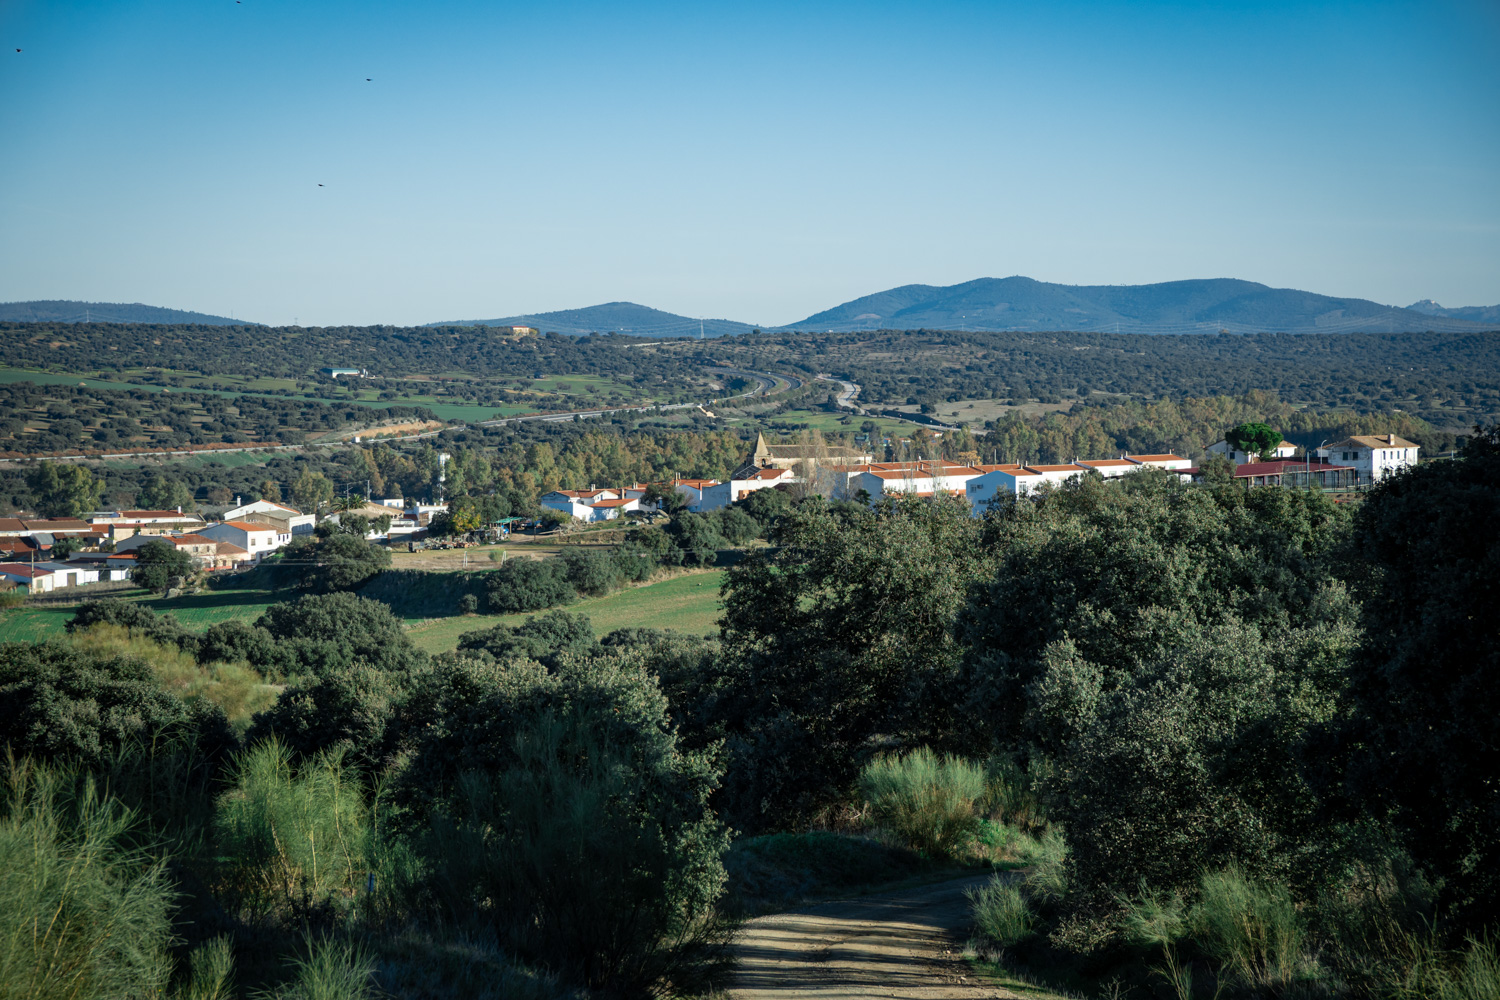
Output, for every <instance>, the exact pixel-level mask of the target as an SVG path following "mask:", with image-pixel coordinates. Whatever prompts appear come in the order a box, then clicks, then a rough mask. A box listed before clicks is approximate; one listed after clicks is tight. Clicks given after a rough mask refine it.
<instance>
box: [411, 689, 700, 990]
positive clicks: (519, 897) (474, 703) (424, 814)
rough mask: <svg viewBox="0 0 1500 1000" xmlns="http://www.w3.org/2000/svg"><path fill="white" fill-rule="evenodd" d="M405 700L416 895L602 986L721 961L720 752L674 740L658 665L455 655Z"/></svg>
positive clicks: (651, 980) (684, 976)
mask: <svg viewBox="0 0 1500 1000" xmlns="http://www.w3.org/2000/svg"><path fill="white" fill-rule="evenodd" d="M410 705H411V706H412V716H411V718H409V719H408V720H407V725H408V726H409V731H410V732H412V733H413V734H414V736H415V746H414V748H413V751H412V753H411V754H410V755H409V757H408V758H407V762H406V765H405V767H404V768H403V769H402V770H401V771H400V772H399V773H398V775H397V776H396V778H395V779H394V781H393V785H392V790H391V795H392V799H393V804H394V805H395V806H396V807H397V808H398V809H399V810H400V814H401V816H402V819H401V823H402V829H403V830H405V831H406V836H407V837H408V838H409V841H410V842H411V843H412V844H413V846H414V847H415V848H416V850H417V851H418V853H419V854H420V856H421V857H422V858H423V859H424V860H425V862H426V864H427V865H428V868H429V871H430V876H429V878H428V879H427V880H426V882H425V884H424V885H422V886H420V887H416V888H417V891H416V894H415V895H416V898H418V899H426V900H429V901H430V902H431V904H432V905H434V906H436V908H437V909H438V911H439V913H441V914H442V915H444V917H445V918H447V919H455V918H457V919H465V920H468V919H472V920H477V921H480V922H482V923H485V924H488V925H489V927H490V928H491V929H492V931H493V933H495V934H496V935H497V936H498V938H499V940H500V942H501V944H502V946H504V947H507V948H509V949H512V950H513V951H515V952H516V953H517V954H519V955H520V956H521V957H522V958H524V959H526V960H529V961H532V962H536V963H539V964H541V965H543V966H545V967H547V968H549V969H551V970H553V971H554V972H556V973H558V974H559V975H562V976H564V977H565V978H567V979H568V980H570V981H572V982H576V983H579V984H582V985H586V986H590V987H593V988H597V989H602V990H607V991H613V992H617V993H624V994H631V993H644V992H647V991H650V990H653V989H656V988H660V987H661V985H662V984H664V983H665V982H667V981H669V980H670V981H671V983H672V984H673V986H674V987H675V988H676V989H678V990H687V989H689V988H691V987H692V985H693V983H692V977H693V976H694V975H695V971H702V970H703V969H705V968H708V969H711V968H713V967H714V965H715V963H714V962H713V961H705V959H707V958H711V957H712V956H713V955H714V954H715V953H716V952H717V949H718V948H719V946H720V945H722V943H723V938H722V935H721V934H719V933H717V932H716V931H715V930H714V929H713V924H712V920H711V913H712V904H713V902H714V900H715V899H716V898H717V896H718V895H719V893H720V891H721V889H722V886H723V881H724V870H723V866H722V863H721V860H720V859H721V857H722V855H723V852H724V850H725V849H726V847H727V841H728V834H727V831H725V829H724V828H723V826H722V825H721V824H720V823H719V822H718V821H717V819H716V818H715V817H714V815H713V813H712V811H711V810H710V809H709V808H708V796H709V794H710V793H711V791H712V790H713V788H714V787H715V786H716V785H717V782H718V777H719V770H718V768H717V766H716V765H715V763H714V762H713V761H712V760H711V758H709V757H708V756H706V755H703V754H694V753H685V752H682V751H681V750H680V749H679V748H678V746H677V740H676V735H675V733H674V732H673V731H672V726H671V721H670V719H669V717H668V715H667V712H666V704H665V699H663V698H662V696H661V693H660V691H659V690H658V689H657V687H656V684H655V682H654V681H653V680H652V679H651V678H650V677H648V676H646V675H644V674H642V673H640V672H639V671H634V670H619V669H616V668H615V667H614V665H613V664H612V663H610V661H608V660H603V661H597V662H589V663H583V664H570V663H564V664H563V665H562V667H561V668H560V669H559V670H558V671H557V672H556V673H552V674H548V673H545V672H543V671H542V670H540V669H539V668H537V667H535V666H531V665H528V664H525V663H524V662H521V663H512V664H505V665H496V664H493V663H481V662H475V661H464V660H455V661H453V662H451V663H450V662H439V663H438V664H437V665H436V669H434V671H433V672H432V674H430V675H429V676H427V677H426V678H425V679H424V683H423V685H422V689H421V690H419V691H417V692H414V695H413V697H412V699H411V701H410Z"/></svg>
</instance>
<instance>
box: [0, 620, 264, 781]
mask: <svg viewBox="0 0 1500 1000" xmlns="http://www.w3.org/2000/svg"><path fill="white" fill-rule="evenodd" d="M177 739H183V740H187V741H189V742H196V743H198V744H199V745H200V747H202V748H203V750H204V751H205V752H206V753H208V754H209V755H210V756H214V755H217V753H219V752H220V751H222V750H224V749H227V748H229V747H232V746H234V745H235V739H234V735H233V734H232V733H231V732H230V729H229V724H228V721H227V720H226V719H225V717H224V713H223V712H222V711H221V710H220V709H219V708H218V707H217V706H215V705H212V704H210V703H209V702H207V701H206V700H199V701H195V702H193V703H191V704H190V703H188V702H184V701H183V700H182V699H181V698H179V697H177V696H176V695H174V694H171V693H170V692H167V691H164V690H162V688H161V685H160V684H159V683H158V682H157V679H156V674H155V672H154V671H153V670H152V668H151V665H150V664H149V663H147V662H145V661H144V660H141V659H138V658H136V657H134V656H120V655H116V654H114V653H111V652H106V651H95V650H89V649H78V648H75V647H74V646H72V645H71V644H70V643H66V642H61V641H57V640H53V641H51V642H46V643H42V644H39V645H34V646H33V645H29V644H26V643H19V642H8V643H4V644H3V645H0V745H5V746H8V747H10V749H11V750H13V751H14V752H15V753H17V754H20V755H26V756H31V757H37V758H39V759H43V760H67V761H71V762H76V763H78V764H81V765H84V766H87V767H97V766H100V765H101V764H102V763H103V762H104V761H105V760H106V759H107V758H109V757H111V756H114V755H117V754H119V753H121V752H123V751H125V750H127V749H129V748H131V747H135V746H139V745H146V744H155V743H169V742H172V741H174V740H177Z"/></svg>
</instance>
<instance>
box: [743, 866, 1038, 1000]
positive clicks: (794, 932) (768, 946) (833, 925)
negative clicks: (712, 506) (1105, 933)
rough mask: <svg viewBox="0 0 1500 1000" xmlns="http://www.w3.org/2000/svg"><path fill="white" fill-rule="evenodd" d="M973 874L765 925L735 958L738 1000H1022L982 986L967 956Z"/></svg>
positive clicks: (751, 933)
mask: <svg viewBox="0 0 1500 1000" xmlns="http://www.w3.org/2000/svg"><path fill="white" fill-rule="evenodd" d="M988 878H989V876H987V875H984V876H973V877H969V878H963V879H957V880H954V881H950V882H939V883H937V884H936V885H925V886H919V887H917V888H913V889H903V890H900V891H897V892H892V893H882V894H880V895H875V896H865V897H863V898H860V899H850V900H839V901H837V902H832V903H822V904H819V905H817V906H811V907H807V908H806V909H801V910H796V911H794V912H791V913H778V914H775V915H773V916H769V917H760V918H758V919H755V920H752V921H750V922H749V923H747V924H746V925H745V929H744V931H743V932H742V933H741V935H740V937H739V940H738V941H737V942H736V944H735V950H736V953H737V956H738V958H739V969H738V971H737V972H736V974H735V978H734V985H733V987H732V988H731V989H730V991H729V996H730V997H731V998H733V1000H761V998H775V1000H793V998H796V1000H801V998H804V997H805V998H835V997H837V998H854V997H910V998H921V1000H947V998H950V997H952V998H964V1000H969V998H978V997H1016V996H1017V994H1015V993H1011V992H1009V991H1007V990H1003V989H1000V988H998V987H995V986H990V985H987V984H984V983H981V982H979V981H978V980H976V979H975V978H974V976H973V975H972V974H971V972H970V971H969V968H968V966H967V965H966V964H965V963H964V961H963V959H962V957H961V951H962V948H963V942H964V936H965V934H966V933H967V930H968V926H969V906H968V901H967V900H966V899H965V898H964V890H965V889H967V888H968V887H970V886H976V885H981V884H983V883H984V881H985V880H986V879H988Z"/></svg>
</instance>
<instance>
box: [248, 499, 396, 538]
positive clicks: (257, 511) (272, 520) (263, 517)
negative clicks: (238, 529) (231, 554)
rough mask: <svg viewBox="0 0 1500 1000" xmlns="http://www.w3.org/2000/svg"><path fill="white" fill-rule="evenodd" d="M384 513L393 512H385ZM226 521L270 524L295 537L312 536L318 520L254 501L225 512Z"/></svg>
mask: <svg viewBox="0 0 1500 1000" xmlns="http://www.w3.org/2000/svg"><path fill="white" fill-rule="evenodd" d="M384 513H387V514H389V513H392V512H391V511H385V512H384ZM224 520H226V521H255V522H257V523H260V524H269V525H270V526H271V527H273V528H275V529H276V530H277V531H278V532H280V533H282V534H288V535H294V536H295V535H310V534H312V532H313V528H314V526H315V524H316V523H317V518H315V517H313V515H311V514H304V513H302V512H301V511H300V510H298V509H297V508H295V507H288V506H286V505H285V504H279V503H275V502H273V501H270V500H253V501H251V502H250V503H247V504H241V505H240V506H238V507H231V508H229V509H228V510H226V511H225V512H224Z"/></svg>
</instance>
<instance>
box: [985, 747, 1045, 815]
mask: <svg viewBox="0 0 1500 1000" xmlns="http://www.w3.org/2000/svg"><path fill="white" fill-rule="evenodd" d="M984 782H985V788H984V798H983V799H982V800H981V802H980V803H979V808H980V809H981V810H982V811H983V812H984V813H986V814H987V815H988V816H989V817H990V818H991V819H992V820H996V821H1003V822H1004V823H1006V824H1007V825H1009V826H1013V827H1015V828H1017V829H1018V830H1021V831H1022V832H1031V831H1035V830H1037V829H1039V828H1041V827H1043V826H1045V825H1046V822H1047V817H1046V813H1045V811H1044V810H1043V809H1042V801H1041V796H1040V795H1038V794H1037V791H1036V786H1037V781H1036V777H1035V775H1033V774H1030V773H1028V772H1027V770H1026V768H1024V767H1022V766H1021V765H1020V764H1018V763H1017V762H1016V759H1015V758H1014V757H1012V756H1010V755H1009V754H997V755H995V756H993V757H991V758H989V759H988V760H986V761H985V762H984Z"/></svg>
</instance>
